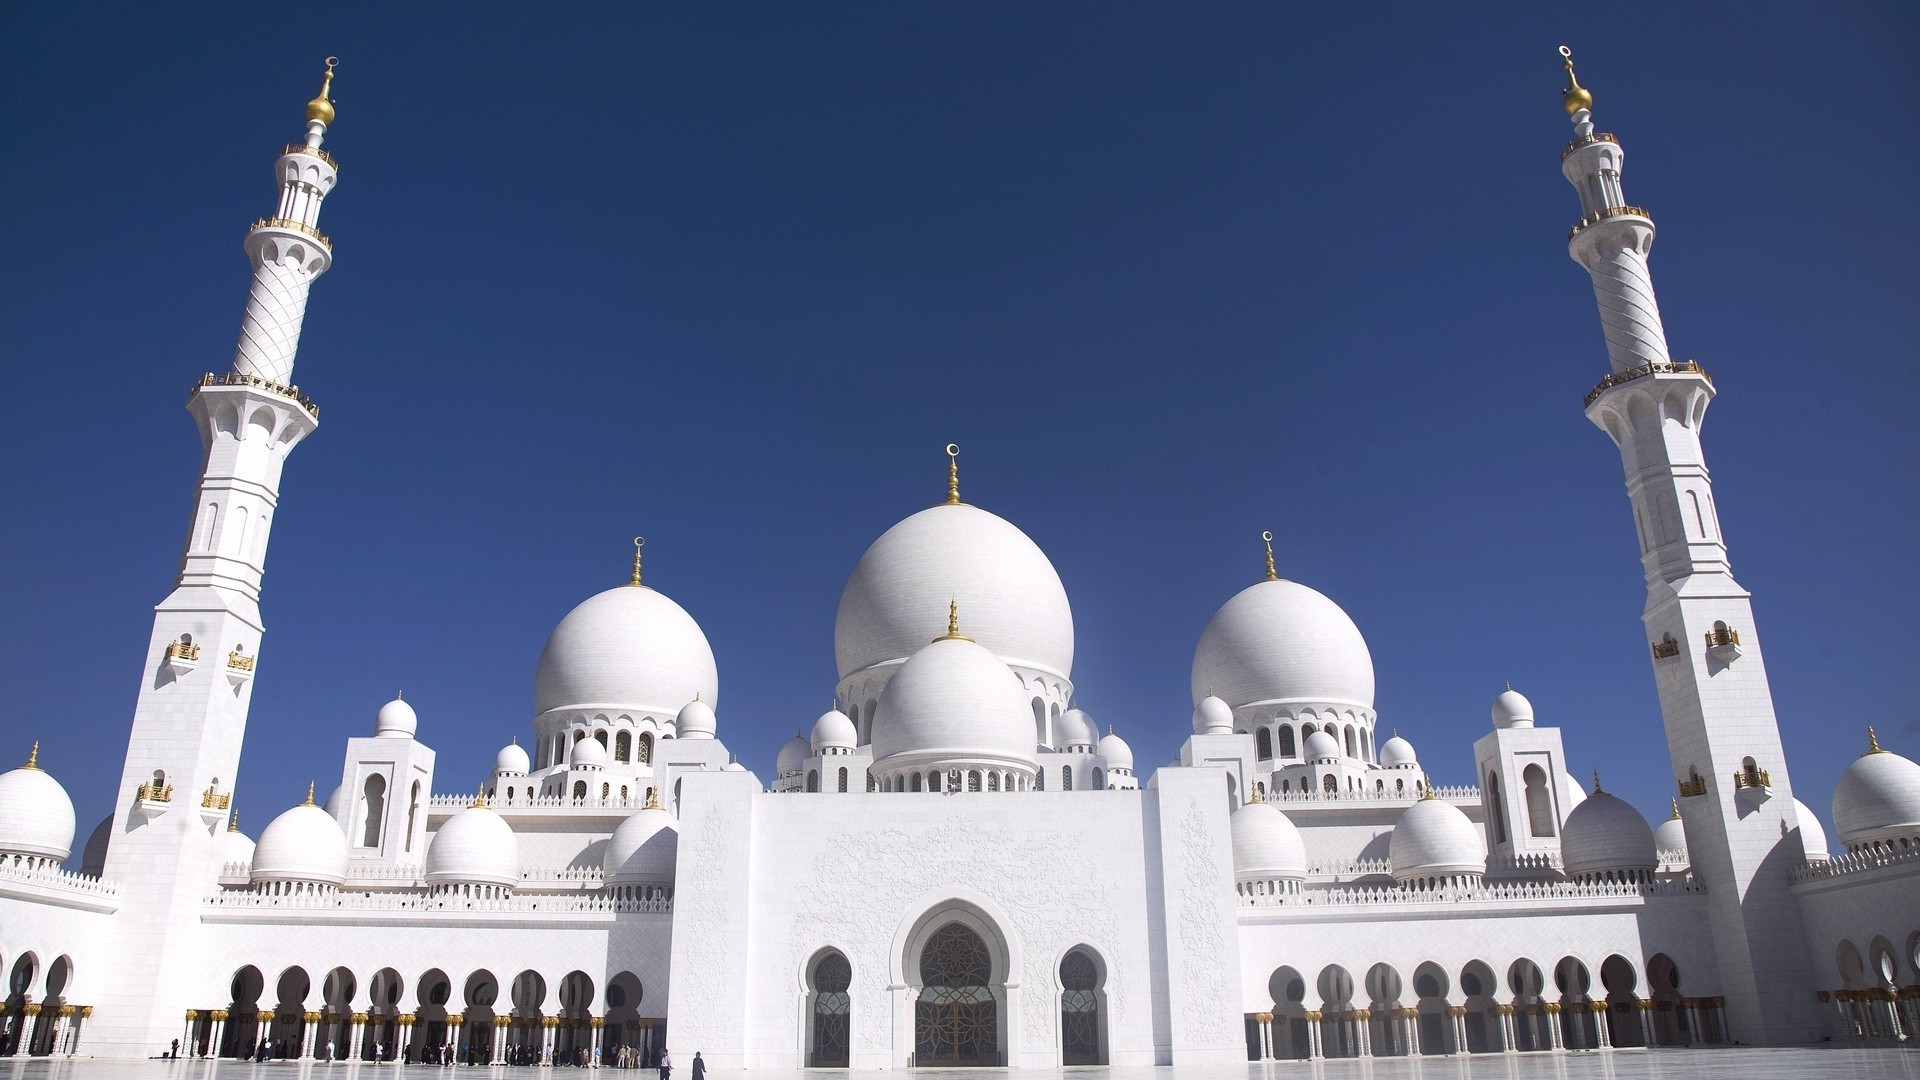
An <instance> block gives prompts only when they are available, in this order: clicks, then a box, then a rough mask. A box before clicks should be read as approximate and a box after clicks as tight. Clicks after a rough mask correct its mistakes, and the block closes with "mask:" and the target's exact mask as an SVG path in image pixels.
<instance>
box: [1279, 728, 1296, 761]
mask: <svg viewBox="0 0 1920 1080" xmlns="http://www.w3.org/2000/svg"><path fill="white" fill-rule="evenodd" d="M1293 754H1294V751H1293V728H1292V727H1291V726H1289V725H1286V724H1282V725H1280V756H1281V757H1283V758H1289V757H1292V756H1293Z"/></svg>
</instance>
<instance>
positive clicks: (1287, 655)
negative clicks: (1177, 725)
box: [1192, 579, 1373, 709]
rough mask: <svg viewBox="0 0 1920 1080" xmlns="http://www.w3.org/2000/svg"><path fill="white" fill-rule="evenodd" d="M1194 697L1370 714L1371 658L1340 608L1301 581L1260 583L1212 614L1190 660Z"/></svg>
mask: <svg viewBox="0 0 1920 1080" xmlns="http://www.w3.org/2000/svg"><path fill="white" fill-rule="evenodd" d="M1192 689H1193V699H1194V700H1195V701H1196V702H1197V701H1199V700H1200V699H1201V697H1203V696H1204V695H1206V694H1208V693H1218V694H1219V695H1220V696H1221V697H1223V698H1225V699H1226V700H1227V703H1228V704H1230V705H1232V706H1233V707H1235V708H1239V707H1240V706H1243V705H1250V704H1252V703H1254V702H1302V703H1311V704H1325V705H1352V706H1355V707H1358V708H1362V709H1372V708H1373V655H1372V654H1371V653H1369V652H1368V651H1367V642H1366V639H1365V638H1363V637H1361V636H1360V628H1359V627H1357V626H1355V625H1354V624H1353V620H1352V619H1350V618H1348V617H1347V613H1346V612H1344V611H1342V610H1340V605H1338V604H1336V603H1334V602H1333V601H1331V600H1329V599H1327V598H1326V597H1325V596H1322V595H1320V594H1319V593H1317V592H1315V591H1314V590H1312V589H1309V588H1307V587H1306V586H1305V585H1302V584H1300V583H1298V582H1294V581H1287V580H1284V579H1282V580H1277V581H1262V582H1259V583H1258V584H1254V585H1250V586H1248V587H1247V588H1245V589H1242V590H1240V593H1239V594H1238V595H1237V596H1235V597H1234V598H1233V599H1231V600H1229V601H1227V602H1226V604H1225V605H1223V606H1222V607H1221V608H1220V610H1219V611H1217V612H1215V613H1214V616H1213V618H1212V620H1211V621H1209V622H1208V623H1207V629H1206V631H1205V632H1203V633H1202V634H1201V635H1200V647H1199V648H1197V649H1195V650H1194V654H1193V679H1192Z"/></svg>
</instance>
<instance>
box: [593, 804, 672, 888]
mask: <svg viewBox="0 0 1920 1080" xmlns="http://www.w3.org/2000/svg"><path fill="white" fill-rule="evenodd" d="M679 852H680V834H679V831H678V830H677V828H676V826H675V825H674V821H673V815H672V814H669V813H667V812H666V811H665V810H661V809H659V808H658V807H649V808H648V809H645V810H642V811H640V812H639V813H637V814H634V815H632V816H631V817H629V818H627V820H625V821H623V822H621V823H620V827H619V828H617V829H615V830H613V836H611V837H610V838H608V840H607V847H606V850H605V852H603V853H602V856H601V865H602V866H603V867H604V868H605V870H606V875H607V876H606V880H607V883H608V884H610V885H637V884H669V883H671V882H672V881H673V874H674V866H675V865H676V860H677V859H678V858H679Z"/></svg>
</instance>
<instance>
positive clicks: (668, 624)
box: [533, 585, 720, 716]
mask: <svg viewBox="0 0 1920 1080" xmlns="http://www.w3.org/2000/svg"><path fill="white" fill-rule="evenodd" d="M719 693H720V677H719V675H718V674H717V672H716V669H715V667H714V663H713V648H712V647H711V646H710V645H708V644H707V635H706V634H704V633H702V632H701V630H700V624H699V623H696V622H694V621H693V616H691V615H689V614H687V613H686V611H685V610H684V609H683V608H681V606H680V605H679V604H676V603H674V602H673V601H672V600H669V599H667V597H665V596H663V595H661V594H660V593H657V592H655V591H653V590H652V589H650V588H648V587H646V586H644V585H622V586H619V587H618V588H613V589H608V590H607V591H606V592H603V593H600V594H598V595H596V596H590V597H588V598H587V599H586V600H585V601H584V602H583V603H581V604H580V606H579V607H576V608H574V609H573V610H572V611H570V612H568V613H567V617H566V618H564V619H561V620H560V625H558V626H556V627H554V628H553V634H552V635H551V636H549V637H548V638H547V645H546V648H545V649H543V650H541V653H540V666H539V668H538V670H537V672H536V674H535V675H534V680H533V708H534V712H536V713H548V712H552V711H553V710H555V709H571V708H580V709H586V708H594V709H611V708H619V709H622V710H625V711H629V712H648V713H653V714H655V715H659V716H664V715H666V714H667V713H668V712H671V711H672V710H674V709H676V708H678V707H679V706H680V704H681V703H683V702H688V701H692V700H693V699H694V698H695V697H698V698H700V699H701V700H703V701H706V702H709V703H711V702H714V701H717V700H719Z"/></svg>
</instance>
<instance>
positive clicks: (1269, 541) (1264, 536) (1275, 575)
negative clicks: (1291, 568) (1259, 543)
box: [1260, 529, 1280, 581]
mask: <svg viewBox="0 0 1920 1080" xmlns="http://www.w3.org/2000/svg"><path fill="white" fill-rule="evenodd" d="M1260 539H1261V540H1263V541H1265V542H1266V545H1267V580H1268V581H1279V580H1280V572H1279V571H1278V570H1275V569H1274V568H1273V530H1271V529H1268V530H1266V531H1264V532H1262V533H1261V534H1260Z"/></svg>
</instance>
